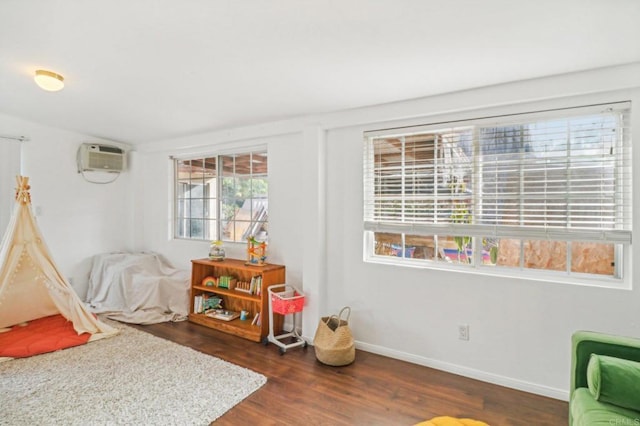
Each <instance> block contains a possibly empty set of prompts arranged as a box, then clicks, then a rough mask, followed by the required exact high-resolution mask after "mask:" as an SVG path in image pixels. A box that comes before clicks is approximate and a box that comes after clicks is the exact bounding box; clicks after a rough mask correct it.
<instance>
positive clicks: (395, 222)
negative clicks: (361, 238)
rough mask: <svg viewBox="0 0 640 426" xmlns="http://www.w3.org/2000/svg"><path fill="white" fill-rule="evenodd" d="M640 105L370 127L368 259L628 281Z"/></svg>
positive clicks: (366, 197) (366, 162)
mask: <svg viewBox="0 0 640 426" xmlns="http://www.w3.org/2000/svg"><path fill="white" fill-rule="evenodd" d="M629 114H630V104H629V103H619V104H609V105H600V106H592V107H584V108H570V109H563V110H555V111H545V112H537V113H528V114H517V115H511V116H501V117H493V118H483V119H477V120H468V121H458V122H452V123H444V124H438V125H425V126H419V127H418V126H416V127H411V128H402V129H391V130H384V131H374V132H367V133H366V134H365V150H364V151H365V158H364V187H365V194H364V228H365V245H366V247H365V253H366V258H367V260H372V261H375V260H376V259H384V260H385V261H386V262H394V263H400V264H402V263H407V262H410V263H411V264H412V265H416V264H420V263H424V262H428V264H429V265H431V266H435V267H438V265H447V267H450V266H453V267H454V268H467V269H470V270H475V271H479V272H480V271H483V270H484V271H488V270H489V268H502V269H503V270H506V269H511V270H518V271H526V272H527V273H531V274H536V273H544V274H545V275H546V276H549V275H550V274H551V275H553V274H556V275H558V276H559V275H563V276H565V277H566V276H590V277H609V278H613V279H618V280H619V279H622V271H623V268H622V258H623V253H624V251H625V250H626V249H627V248H628V247H630V245H631V218H632V215H631V206H632V201H631V197H632V188H631V185H632V179H631V138H630V129H629V127H628V126H629V124H628V123H629Z"/></svg>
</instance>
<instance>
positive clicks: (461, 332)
mask: <svg viewBox="0 0 640 426" xmlns="http://www.w3.org/2000/svg"><path fill="white" fill-rule="evenodd" d="M458 339H460V340H469V325H468V324H462V325H459V326H458Z"/></svg>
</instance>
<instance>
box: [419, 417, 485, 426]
mask: <svg viewBox="0 0 640 426" xmlns="http://www.w3.org/2000/svg"><path fill="white" fill-rule="evenodd" d="M415 426H489V425H488V424H487V423H485V422H481V421H479V420H471V419H456V418H453V417H449V416H442V417H434V418H433V419H431V420H427V421H424V422H420V423H417V424H416V425H415Z"/></svg>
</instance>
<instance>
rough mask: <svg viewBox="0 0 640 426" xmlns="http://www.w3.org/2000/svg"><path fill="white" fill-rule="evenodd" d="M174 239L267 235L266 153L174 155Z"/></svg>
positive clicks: (239, 239)
mask: <svg viewBox="0 0 640 426" xmlns="http://www.w3.org/2000/svg"><path fill="white" fill-rule="evenodd" d="M174 168H175V194H176V195H175V213H174V215H175V223H174V236H175V238H187V239H196V240H209V241H213V240H222V241H231V242H244V241H246V240H247V238H249V237H256V238H257V239H259V240H263V241H264V240H266V239H267V237H268V222H269V213H268V206H269V202H268V195H269V193H268V189H269V185H268V175H267V172H268V169H267V153H266V152H250V153H242V154H228V155H218V156H208V157H204V158H191V159H176V160H174Z"/></svg>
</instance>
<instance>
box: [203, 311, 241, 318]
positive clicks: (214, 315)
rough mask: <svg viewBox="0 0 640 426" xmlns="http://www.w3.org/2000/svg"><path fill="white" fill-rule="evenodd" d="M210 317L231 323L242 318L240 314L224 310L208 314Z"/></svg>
mask: <svg viewBox="0 0 640 426" xmlns="http://www.w3.org/2000/svg"><path fill="white" fill-rule="evenodd" d="M206 315H207V316H208V317H211V318H215V319H219V320H222V321H231V320H234V319H236V318H238V317H239V316H240V312H235V311H225V310H223V309H215V310H213V311H211V312H208V313H207V314H206Z"/></svg>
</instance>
